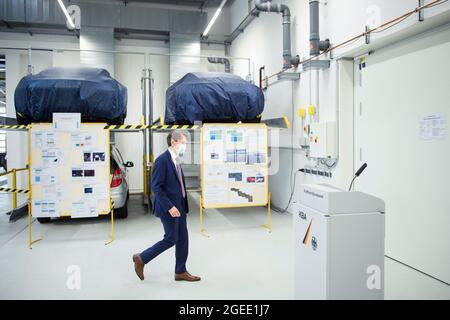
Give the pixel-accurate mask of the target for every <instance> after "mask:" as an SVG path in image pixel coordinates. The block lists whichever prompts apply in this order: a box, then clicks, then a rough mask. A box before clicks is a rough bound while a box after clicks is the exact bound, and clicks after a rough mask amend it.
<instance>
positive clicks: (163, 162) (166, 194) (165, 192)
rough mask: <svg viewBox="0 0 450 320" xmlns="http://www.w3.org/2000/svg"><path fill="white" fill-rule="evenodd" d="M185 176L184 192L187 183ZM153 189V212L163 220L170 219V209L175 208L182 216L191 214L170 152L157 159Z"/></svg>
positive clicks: (153, 176) (153, 174)
mask: <svg viewBox="0 0 450 320" xmlns="http://www.w3.org/2000/svg"><path fill="white" fill-rule="evenodd" d="M181 175H182V176H183V185H184V190H186V183H185V181H184V174H183V171H181ZM152 189H153V194H154V195H155V199H154V201H153V212H154V213H155V216H157V217H160V218H161V219H169V218H172V216H171V215H170V214H169V209H170V208H172V207H173V206H175V207H176V208H177V209H178V211H180V213H181V214H187V213H188V212H189V206H188V201H187V196H186V198H183V194H182V190H181V185H180V182H179V180H178V176H177V169H176V167H175V164H174V163H173V160H172V156H171V155H170V152H169V150H167V151H166V152H164V153H163V154H161V155H160V156H159V157H158V158H156V160H155V163H154V165H153V171H152Z"/></svg>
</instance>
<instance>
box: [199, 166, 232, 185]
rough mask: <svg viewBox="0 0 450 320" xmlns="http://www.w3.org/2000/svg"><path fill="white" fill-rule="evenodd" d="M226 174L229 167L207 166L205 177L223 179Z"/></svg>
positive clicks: (207, 179) (213, 179)
mask: <svg viewBox="0 0 450 320" xmlns="http://www.w3.org/2000/svg"><path fill="white" fill-rule="evenodd" d="M226 174H227V168H226V167H224V166H219V165H217V166H205V168H204V174H203V178H204V179H205V181H223V180H224V179H225V178H226Z"/></svg>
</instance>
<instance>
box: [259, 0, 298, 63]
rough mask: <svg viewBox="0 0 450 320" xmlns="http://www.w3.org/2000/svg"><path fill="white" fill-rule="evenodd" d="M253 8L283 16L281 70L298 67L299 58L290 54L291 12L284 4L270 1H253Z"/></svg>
mask: <svg viewBox="0 0 450 320" xmlns="http://www.w3.org/2000/svg"><path fill="white" fill-rule="evenodd" d="M254 2H255V7H256V9H258V10H259V11H263V12H276V13H282V14H283V69H289V68H290V67H291V66H292V65H294V66H298V64H299V62H300V61H299V57H293V56H292V54H291V10H289V7H288V6H286V5H284V4H273V3H272V2H271V1H270V0H254Z"/></svg>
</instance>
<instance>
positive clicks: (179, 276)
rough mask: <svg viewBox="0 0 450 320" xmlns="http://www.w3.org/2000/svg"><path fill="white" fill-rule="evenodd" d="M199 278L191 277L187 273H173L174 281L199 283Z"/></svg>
mask: <svg viewBox="0 0 450 320" xmlns="http://www.w3.org/2000/svg"><path fill="white" fill-rule="evenodd" d="M200 280H201V278H200V277H197V276H193V275H191V274H190V273H189V272H183V273H175V281H200Z"/></svg>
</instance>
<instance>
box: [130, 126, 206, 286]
mask: <svg viewBox="0 0 450 320" xmlns="http://www.w3.org/2000/svg"><path fill="white" fill-rule="evenodd" d="M167 145H168V147H169V148H168V150H167V151H166V152H164V153H163V154H161V155H160V156H159V157H158V158H157V159H156V161H155V163H154V166H153V173H152V188H153V193H154V195H155V198H154V201H153V212H154V213H155V216H157V217H159V218H160V219H161V222H162V224H163V227H164V238H163V239H162V240H161V241H159V242H157V243H155V244H154V245H153V246H152V247H150V248H148V249H146V250H144V251H143V252H142V253H140V254H135V255H133V261H134V270H135V271H136V274H137V275H138V277H139V279H141V280H144V266H145V264H147V263H149V262H150V261H151V260H153V259H154V258H156V257H157V256H158V255H159V254H161V253H162V252H164V251H166V250H167V249H169V248H171V247H173V246H175V257H176V264H175V280H176V281H181V280H184V281H199V280H200V277H197V276H193V275H191V274H190V273H189V272H187V270H186V260H187V257H188V249H189V237H188V230H187V224H186V215H187V213H188V212H189V207H188V201H187V197H186V184H185V181H184V175H183V171H182V170H181V165H180V157H182V156H183V154H184V152H185V151H186V135H185V133H183V132H181V131H178V130H175V131H172V132H171V133H169V135H168V136H167Z"/></svg>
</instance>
